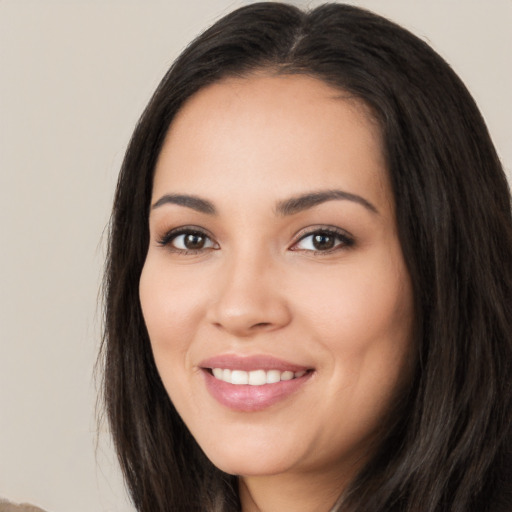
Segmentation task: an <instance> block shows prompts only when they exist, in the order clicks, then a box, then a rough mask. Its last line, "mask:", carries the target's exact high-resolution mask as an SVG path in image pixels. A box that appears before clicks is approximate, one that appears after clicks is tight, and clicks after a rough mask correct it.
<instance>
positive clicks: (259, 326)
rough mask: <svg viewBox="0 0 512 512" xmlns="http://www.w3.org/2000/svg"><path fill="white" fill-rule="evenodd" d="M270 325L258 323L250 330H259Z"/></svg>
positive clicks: (268, 323)
mask: <svg viewBox="0 0 512 512" xmlns="http://www.w3.org/2000/svg"><path fill="white" fill-rule="evenodd" d="M270 325H272V324H271V323H270V322H260V323H257V324H254V325H253V326H252V327H251V329H261V328H265V327H268V326H270Z"/></svg>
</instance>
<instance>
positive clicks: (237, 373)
mask: <svg viewBox="0 0 512 512" xmlns="http://www.w3.org/2000/svg"><path fill="white" fill-rule="evenodd" d="M224 371H226V370H224ZM231 384H249V374H248V373H247V372H244V371H243V370H233V371H232V372H231Z"/></svg>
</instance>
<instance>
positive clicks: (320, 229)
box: [290, 225, 355, 254]
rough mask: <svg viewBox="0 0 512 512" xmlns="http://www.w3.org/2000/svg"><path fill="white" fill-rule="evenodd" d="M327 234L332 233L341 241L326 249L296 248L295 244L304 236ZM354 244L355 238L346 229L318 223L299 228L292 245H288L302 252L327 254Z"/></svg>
mask: <svg viewBox="0 0 512 512" xmlns="http://www.w3.org/2000/svg"><path fill="white" fill-rule="evenodd" d="M319 233H320V234H327V235H332V236H334V237H336V238H337V239H338V240H340V241H341V243H337V244H336V245H335V246H334V247H333V248H331V249H327V250H324V251H322V250H314V249H300V248H296V246H297V245H298V244H299V243H300V242H301V241H303V240H305V239H306V238H308V237H310V236H313V235H315V234H319ZM354 244H355V238H354V236H353V235H352V234H350V233H349V232H348V231H345V230H344V229H341V228H339V227H337V226H330V225H323V226H322V225H320V226H310V227H307V228H304V229H301V230H300V231H299V232H298V233H297V234H296V235H295V237H294V242H293V244H292V246H291V247H290V250H291V251H304V252H311V253H315V254H329V253H332V252H334V251H337V250H340V249H347V248H350V247H352V246H353V245H354Z"/></svg>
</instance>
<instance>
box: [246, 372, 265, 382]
mask: <svg viewBox="0 0 512 512" xmlns="http://www.w3.org/2000/svg"><path fill="white" fill-rule="evenodd" d="M266 383H267V375H266V373H265V370H255V371H253V372H249V384H250V385H251V386H261V385H263V384H266Z"/></svg>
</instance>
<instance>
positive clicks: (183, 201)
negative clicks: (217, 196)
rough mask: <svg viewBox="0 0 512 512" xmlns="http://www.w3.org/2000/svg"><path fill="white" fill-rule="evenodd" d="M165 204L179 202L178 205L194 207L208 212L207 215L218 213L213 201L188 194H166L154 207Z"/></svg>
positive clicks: (201, 211)
mask: <svg viewBox="0 0 512 512" xmlns="http://www.w3.org/2000/svg"><path fill="white" fill-rule="evenodd" d="M164 204H177V205H178V206H185V207H186V208H192V210H196V211H198V212H200V213H206V214H207V215H217V210H216V208H215V206H213V203H211V202H210V201H207V200H206V199H201V198H200V197H197V196H190V195H186V194H165V195H164V196H162V197H161V198H160V199H159V200H158V201H157V202H156V203H154V204H153V206H152V209H155V208H158V207H160V206H162V205H164Z"/></svg>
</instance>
